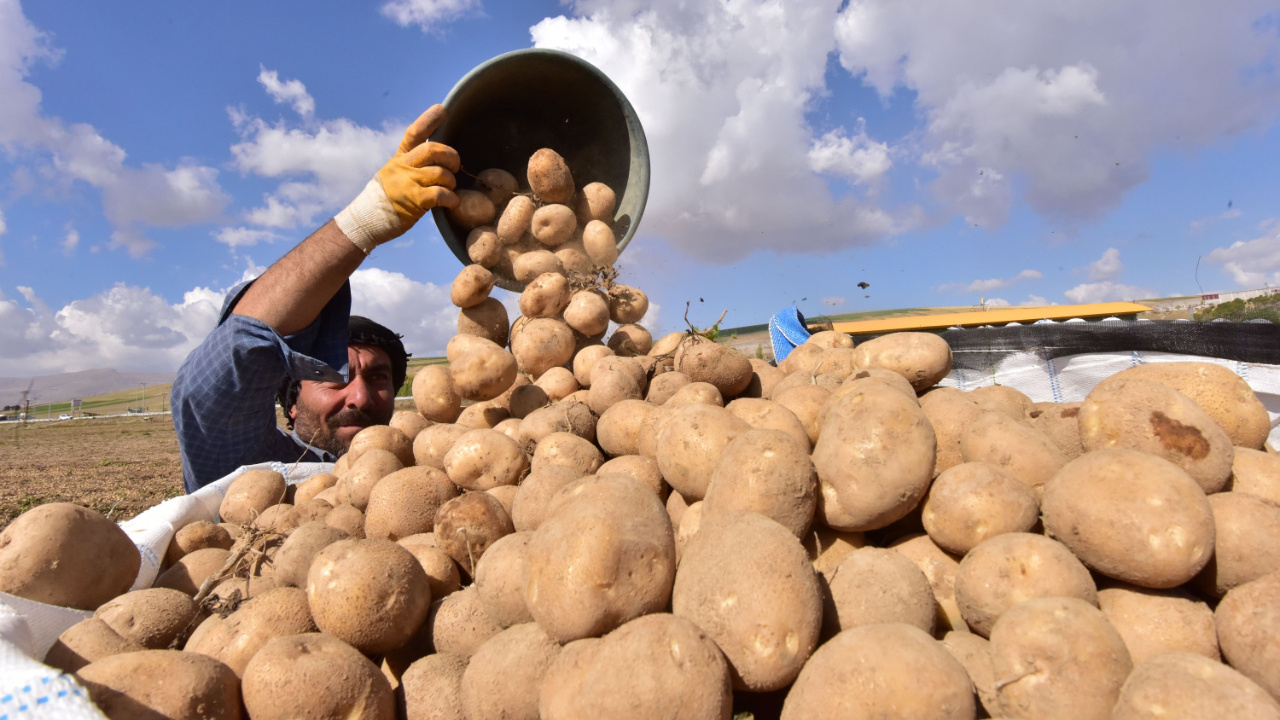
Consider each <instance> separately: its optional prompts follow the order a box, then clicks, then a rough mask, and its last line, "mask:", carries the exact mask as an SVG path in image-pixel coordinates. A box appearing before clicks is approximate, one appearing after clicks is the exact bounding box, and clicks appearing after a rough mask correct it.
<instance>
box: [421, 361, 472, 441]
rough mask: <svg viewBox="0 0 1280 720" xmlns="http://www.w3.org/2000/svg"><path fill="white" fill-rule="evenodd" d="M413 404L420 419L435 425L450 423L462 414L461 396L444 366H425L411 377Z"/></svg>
mask: <svg viewBox="0 0 1280 720" xmlns="http://www.w3.org/2000/svg"><path fill="white" fill-rule="evenodd" d="M412 388H413V390H412V392H413V404H414V407H416V408H417V409H418V412H419V413H420V414H421V415H422V417H424V418H426V419H427V420H430V421H431V422H435V423H451V422H453V421H455V420H457V419H458V413H460V412H462V396H461V395H459V394H458V390H457V388H456V387H455V386H454V384H453V374H452V373H451V372H450V371H449V368H448V367H447V366H445V365H427V366H426V367H424V368H421V369H420V370H418V372H417V373H416V374H415V375H414V376H413V385H412ZM415 439H416V438H415Z"/></svg>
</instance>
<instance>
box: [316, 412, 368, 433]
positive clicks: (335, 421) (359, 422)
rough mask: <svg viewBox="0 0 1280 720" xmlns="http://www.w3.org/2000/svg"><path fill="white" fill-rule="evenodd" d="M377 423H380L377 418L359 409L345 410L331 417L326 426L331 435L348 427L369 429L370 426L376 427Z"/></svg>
mask: <svg viewBox="0 0 1280 720" xmlns="http://www.w3.org/2000/svg"><path fill="white" fill-rule="evenodd" d="M377 423H378V421H377V419H376V418H374V417H373V416H372V415H370V414H369V413H367V412H365V411H363V410H361V409H359V408H345V409H343V410H342V411H340V412H338V413H337V414H335V415H331V416H330V417H329V419H328V421H327V422H325V426H326V427H328V428H329V432H330V433H333V432H335V431H337V429H338V428H340V427H344V426H347V425H356V426H359V427H369V426H370V425H376V424H377Z"/></svg>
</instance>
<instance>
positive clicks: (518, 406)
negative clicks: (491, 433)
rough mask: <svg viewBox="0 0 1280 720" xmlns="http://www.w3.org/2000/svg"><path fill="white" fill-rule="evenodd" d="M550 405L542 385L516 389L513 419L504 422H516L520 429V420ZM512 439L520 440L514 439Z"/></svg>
mask: <svg viewBox="0 0 1280 720" xmlns="http://www.w3.org/2000/svg"><path fill="white" fill-rule="evenodd" d="M562 369H563V368H562ZM550 404H551V397H550V396H548V395H547V391H546V390H544V389H543V388H542V387H541V386H540V385H536V384H532V385H524V386H522V387H519V388H516V389H515V391H514V392H513V393H511V409H510V411H509V412H510V413H511V417H510V418H507V419H506V420H504V421H503V422H504V423H511V422H514V423H516V426H517V427H518V426H519V421H520V419H522V418H524V417H526V416H528V415H529V414H530V413H532V412H533V411H534V410H537V409H539V408H544V407H546V406H548V405H550ZM508 427H510V426H508ZM495 429H497V428H495ZM504 434H505V433H504ZM512 439H518V438H516V437H513V438H512Z"/></svg>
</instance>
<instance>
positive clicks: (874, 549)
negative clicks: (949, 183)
mask: <svg viewBox="0 0 1280 720" xmlns="http://www.w3.org/2000/svg"><path fill="white" fill-rule="evenodd" d="M553 156H554V157H553ZM548 167H550V168H551V170H550V171H549V170H547V168H548ZM562 167H563V161H560V160H558V156H555V155H554V153H552V152H551V151H549V150H543V151H539V153H538V154H536V155H535V156H534V158H533V159H532V160H531V162H530V168H529V172H528V180H529V183H530V186H531V187H532V190H533V193H532V196H530V195H524V194H514V189H515V183H514V180H513V179H509V178H510V176H509V175H506V176H505V177H504V176H503V175H499V174H498V173H497V172H489V171H487V172H486V173H483V174H482V176H483V177H488V178H489V179H490V180H491V183H490V187H492V188H494V192H495V193H498V194H497V195H496V196H495V195H493V194H488V195H486V194H484V193H477V194H478V195H481V196H482V197H483V198H484V202H482V201H481V200H480V199H479V198H472V197H471V196H468V195H466V194H465V192H464V193H461V194H462V195H463V196H464V197H463V199H464V203H463V208H462V211H461V212H465V213H473V214H472V215H471V217H472V219H473V220H475V221H476V228H477V231H476V232H474V233H473V237H472V241H471V242H469V243H468V244H469V246H470V250H471V251H472V252H473V254H472V257H473V259H475V260H476V261H477V262H476V264H475V265H471V266H469V267H467V268H465V269H464V270H463V271H462V272H461V273H459V275H458V278H457V280H456V281H455V283H454V286H453V298H454V301H455V303H457V304H458V306H459V307H460V308H461V310H460V315H459V320H458V325H459V335H458V336H457V337H455V338H454V340H453V341H452V342H450V343H449V347H448V356H449V360H450V364H449V365H448V366H428V367H425V368H423V369H422V370H420V371H419V372H418V374H417V375H416V376H415V378H414V381H413V396H414V401H415V404H416V408H417V411H416V412H411V411H410V412H399V413H397V414H396V416H395V417H394V418H393V420H392V421H391V424H390V425H389V426H375V427H370V428H368V429H366V430H364V431H362V432H361V433H360V434H359V435H357V436H356V438H355V439H354V441H353V443H352V446H351V449H350V451H349V452H348V453H347V454H346V455H345V456H343V457H342V458H341V459H340V461H339V462H338V463H337V466H336V467H335V468H334V472H333V473H332V474H324V475H318V476H315V477H312V478H311V479H309V480H307V481H305V482H303V483H301V484H298V485H296V486H292V487H291V486H287V485H286V483H285V482H284V480H283V478H281V477H280V476H279V475H278V474H275V473H271V472H266V471H251V472H247V473H245V474H243V475H241V476H240V477H239V478H237V479H236V480H235V481H234V483H232V485H231V487H230V489H229V491H228V493H227V495H226V498H225V500H224V501H223V504H222V512H221V519H222V522H221V523H219V524H213V523H207V522H197V523H193V524H191V525H188V526H186V527H184V528H181V529H180V530H179V531H178V532H177V534H176V535H175V537H174V539H173V542H172V544H171V546H170V549H169V553H168V556H167V557H166V563H167V566H168V568H167V569H166V570H165V571H164V572H163V573H162V574H161V575H160V577H159V578H158V579H157V581H156V583H155V587H153V588H152V589H148V590H141V591H136V592H128V593H126V592H125V591H126V590H127V589H128V588H129V586H130V583H131V582H132V580H133V578H134V577H135V575H136V573H137V569H138V557H137V553H136V550H133V551H132V553H131V552H130V551H131V550H132V545H131V544H130V543H129V542H128V539H127V538H126V537H124V534H123V533H122V532H120V531H119V529H118V528H117V527H116V526H115V525H114V524H113V523H111V522H109V521H107V520H106V519H105V518H102V517H101V516H100V515H97V514H96V513H93V512H91V511H87V510H84V509H83V508H77V507H75V506H71V505H65V504H54V505H45V506H42V507H39V508H36V509H33V510H31V511H30V512H28V513H26V514H25V515H23V516H21V517H20V518H18V519H17V520H15V521H14V523H13V524H12V525H11V526H10V527H9V528H8V529H7V530H6V531H5V532H4V534H3V535H2V536H0V590H3V591H5V592H11V593H15V594H18V595H22V596H24V597H30V598H33V599H36V600H40V601H43V602H49V603H54V604H58V605H66V606H71V607H79V608H84V609H90V610H94V611H95V614H94V617H93V618H92V619H90V620H86V621H84V622H82V623H80V624H79V625H76V626H74V627H72V628H71V629H70V630H68V631H67V632H66V633H65V634H63V636H62V637H61V638H60V639H59V641H58V643H57V644H55V645H54V647H53V649H52V650H50V652H49V654H48V656H47V657H46V658H45V660H46V662H47V663H49V664H51V665H54V666H57V667H60V668H62V669H64V670H66V671H68V672H74V673H76V675H77V677H78V678H79V679H80V680H81V681H82V682H83V683H84V684H85V686H86V687H87V688H88V689H89V691H90V693H91V695H92V697H93V699H94V700H95V701H96V702H97V703H98V704H99V705H100V706H101V707H102V708H103V709H104V710H105V711H106V712H107V714H108V715H111V716H112V717H133V716H135V714H136V713H137V712H138V710H139V707H146V708H152V709H154V710H155V711H156V712H159V713H161V714H162V715H165V716H168V717H182V718H188V717H190V718H195V717H201V718H206V717H207V718H224V717H225V718H235V717H241V716H242V713H243V712H247V715H248V716H250V717H252V718H255V719H260V718H277V717H278V718H293V717H323V718H329V717H333V718H338V717H344V718H345V717H371V718H391V717H397V716H398V717H402V718H409V719H414V720H416V719H418V718H466V719H467V720H485V719H488V718H505V719H516V718H530V719H533V718H545V719H546V720H559V719H561V718H566V719H568V718H583V719H589V720H600V719H601V718H609V719H610V720H613V719H615V718H622V719H626V718H650V717H658V718H680V719H684V718H689V719H700V718H717V719H722V720H723V719H727V718H729V717H731V716H733V715H734V714H735V713H738V712H743V711H749V712H751V713H753V714H754V716H755V717H758V718H763V717H778V716H781V717H783V718H788V719H799V718H890V717H892V718H948V719H950V718H974V717H979V716H982V717H986V716H995V717H1018V718H1086V719H1087V718H1109V717H1114V718H1165V717H1208V716H1215V717H1216V716H1219V715H1221V716H1225V717H1231V718H1233V719H1234V718H1241V719H1243V718H1280V702H1278V698H1280V456H1277V455H1275V454H1273V451H1270V450H1271V449H1270V448H1266V449H1265V450H1264V447H1265V440H1266V437H1267V434H1268V432H1269V430H1270V428H1269V424H1268V422H1269V421H1268V415H1267V412H1266V410H1265V409H1264V408H1263V406H1262V405H1261V403H1260V402H1259V401H1258V400H1257V398H1256V397H1255V396H1254V394H1253V393H1252V392H1251V391H1250V389H1249V387H1248V386H1247V384H1246V383H1245V382H1244V381H1243V380H1241V379H1240V378H1239V377H1238V376H1236V375H1234V374H1233V373H1231V372H1230V371H1229V370H1225V369H1223V368H1221V367H1219V366H1216V365H1209V364H1202V363H1168V364H1158V365H1144V366H1139V367H1135V368H1133V369H1131V370H1127V371H1124V372H1122V373H1119V374H1117V375H1115V376H1113V377H1111V378H1109V379H1108V380H1106V381H1104V382H1103V383H1101V384H1100V385H1098V387H1097V388H1096V389H1095V390H1094V391H1093V392H1092V393H1090V395H1089V396H1088V398H1087V399H1086V400H1085V401H1084V402H1082V403H1068V404H1053V403H1036V402H1032V401H1031V400H1030V399H1029V398H1027V397H1026V396H1025V395H1023V394H1022V393H1020V392H1018V391H1016V390H1013V389H1011V388H1008V387H1001V386H993V387H987V388H982V389H978V390H974V391H972V392H961V391H959V390H955V389H950V388H941V387H935V384H936V383H937V382H938V381H939V380H941V379H942V378H943V377H945V376H946V374H947V373H948V372H949V370H950V369H951V353H950V349H949V348H948V347H947V345H946V343H945V342H944V341H943V340H942V339H941V338H939V337H938V336H935V335H930V334H921V333H899V334H894V335H887V336H884V337H880V338H877V339H874V340H870V341H867V342H865V343H863V344H861V345H858V346H857V347H854V345H853V343H852V342H851V340H850V338H849V337H848V336H844V335H840V334H838V333H834V332H820V333H817V334H815V335H814V336H813V337H811V338H810V340H809V341H808V342H807V343H805V344H804V345H802V346H800V347H799V348H797V349H796V350H795V351H793V352H792V353H791V354H790V356H788V357H787V358H786V359H785V360H784V361H783V362H781V363H780V364H778V366H776V367H775V366H773V365H771V364H769V363H766V362H763V361H760V360H754V359H748V358H746V357H744V356H742V355H740V354H738V353H736V352H734V351H732V350H730V349H728V348H727V347H725V346H722V345H719V344H717V343H714V342H711V341H709V340H707V339H706V338H704V337H702V336H700V335H698V334H697V333H696V332H694V331H693V330H692V329H691V330H690V332H685V333H678V332H677V333H671V334H669V335H667V336H666V337H663V338H661V339H659V340H658V341H657V342H653V340H652V338H651V336H650V334H649V332H648V331H647V330H645V329H644V328H643V327H641V326H640V325H639V324H638V322H639V320H640V319H641V318H642V317H643V316H644V314H645V311H646V308H647V305H648V301H647V298H646V296H645V294H644V293H643V292H642V291H640V290H638V289H636V288H631V287H626V286H622V285H618V284H615V283H613V282H612V273H611V272H609V271H608V269H609V266H610V265H611V263H612V262H613V261H614V259H616V256H610V255H608V254H607V253H606V254H604V255H599V254H597V253H596V252H595V251H593V250H592V249H591V248H592V247H593V246H594V243H593V241H588V240H587V239H586V238H585V235H586V234H587V232H589V231H590V230H591V228H592V225H593V223H597V222H600V223H603V222H604V221H603V220H601V218H608V217H610V215H611V213H612V200H611V198H612V193H611V192H606V191H608V188H603V186H600V188H597V189H596V190H594V191H593V190H591V188H592V185H587V186H586V187H585V188H583V190H582V192H580V193H577V194H576V195H575V193H574V190H573V182H572V178H571V177H567V176H568V173H567V170H564V171H563V172H561V170H557V169H556V168H561V169H562ZM547 177H553V178H558V180H556V182H557V183H559V184H558V185H556V188H558V189H548V188H550V187H551V186H549V185H548V186H545V187H544V186H543V185H541V184H540V183H543V182H544V181H545V179H546V178H547ZM494 178H496V179H494ZM566 178H567V192H564V190H565V187H566ZM501 188H507V189H506V190H501V192H498V190H499V189H501ZM601 188H603V189H601ZM575 198H576V202H573V205H569V204H563V205H556V204H554V203H551V201H553V200H555V201H558V202H563V203H569V202H571V201H574V200H575ZM606 200H607V201H606ZM526 201H527V202H526ZM485 202H487V203H488V205H486V204H485ZM539 203H551V204H541V205H539ZM474 207H479V210H474V212H473V210H472V209H469V208H474ZM569 207H573V208H574V210H573V211H571V214H570V215H566V214H565V212H566V211H565V210H561V209H558V208H566V209H567V208H569ZM513 208H514V209H513ZM548 208H550V209H551V210H552V212H550V213H544V215H548V214H549V215H551V216H552V218H551V220H548V221H547V222H548V225H547V226H543V225H540V224H539V223H540V222H541V221H540V220H539V218H540V216H539V213H543V211H545V210H547V209H548ZM499 213H500V216H501V218H500V219H499V221H498V225H497V230H496V231H494V230H492V229H489V228H487V227H485V226H484V225H483V223H484V222H490V221H492V219H493V218H494V217H497V216H498V215H499ZM517 215H519V216H520V217H526V220H519V218H517V217H515V216H517ZM485 218H487V220H486V219H485ZM528 218H531V220H529V219H528ZM552 221H554V222H558V223H561V226H560V227H561V229H560V230H558V231H557V232H561V233H562V232H563V226H571V225H573V224H574V223H575V222H576V223H577V224H578V225H585V228H584V229H583V231H581V232H579V231H577V230H574V231H571V232H570V233H569V239H567V240H564V241H562V242H555V243H552V242H547V241H546V240H544V239H543V237H544V236H543V235H539V233H541V232H544V231H543V230H540V229H539V228H544V227H549V226H550V224H554V223H553V222H552ZM512 223H514V225H513V224H512ZM504 224H505V225H504ZM504 227H505V228H506V230H504ZM512 227H515V228H517V229H519V233H518V235H511V234H504V233H507V232H508V231H510V233H515V232H516V231H515V230H511V228H512ZM606 229H607V228H606ZM548 232H549V231H548ZM489 235H496V237H489ZM530 235H532V236H533V240H530V237H529V236H530ZM508 237H516V242H508V241H507V238H508ZM557 237H558V236H557ZM495 240H496V243H495V242H494V241H495ZM533 243H540V244H542V245H545V246H547V248H548V249H530V248H533V247H534V245H533ZM579 245H582V246H583V247H585V248H586V250H585V251H584V250H582V249H581V248H579ZM553 247H554V248H556V250H555V251H554V252H553V251H552V250H551V249H550V248H553ZM481 248H483V249H481ZM491 251H492V252H491ZM583 252H585V254H586V256H587V257H588V258H589V263H590V265H582V264H578V265H575V264H574V263H581V259H580V258H577V257H576V254H578V253H583ZM562 253H563V257H561V254H562ZM531 257H533V258H534V259H529V258H531ZM549 257H550V258H556V260H555V262H552V261H551V260H550V259H548V258H549ZM504 258H505V259H504ZM565 258H569V259H565ZM490 260H491V261H492V262H489V261H490ZM507 265H510V266H511V268H512V269H513V272H514V273H515V277H516V278H519V279H520V283H521V284H522V285H524V291H523V293H522V294H521V297H520V309H521V313H522V315H521V316H520V317H519V318H517V319H516V320H515V321H514V322H509V319H508V317H507V314H506V311H505V309H504V307H503V305H502V304H501V303H499V302H498V301H497V300H496V299H493V298H490V297H489V292H490V290H491V288H492V286H493V272H494V271H493V270H492V269H491V268H497V269H498V270H499V271H502V270H503V269H504V268H505V267H506V266H507ZM530 267H532V268H533V269H529V268H530ZM578 267H585V268H586V271H585V272H584V271H580V270H578V269H575V268H578ZM535 270H536V272H535ZM611 323H612V324H613V326H616V327H615V329H614V331H613V332H612V334H609V333H608V328H609V327H611ZM606 335H609V337H608V342H607V343H606V342H605V336H606ZM122 593H123V594H122ZM177 648H181V650H178V649H177ZM161 679H163V682H161V681H160V680H161Z"/></svg>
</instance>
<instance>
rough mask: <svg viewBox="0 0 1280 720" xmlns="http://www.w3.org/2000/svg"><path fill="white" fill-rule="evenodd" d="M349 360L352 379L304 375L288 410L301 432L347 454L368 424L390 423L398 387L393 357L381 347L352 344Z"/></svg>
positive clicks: (316, 442) (325, 447)
mask: <svg viewBox="0 0 1280 720" xmlns="http://www.w3.org/2000/svg"><path fill="white" fill-rule="evenodd" d="M347 362H348V363H349V364H350V366H351V372H350V375H349V377H350V378H351V382H349V383H345V384H343V383H326V382H311V381H308V380H303V381H302V384H301V387H300V388H299V389H298V401H297V403H295V404H294V406H293V408H292V409H291V410H290V411H289V415H290V416H291V417H292V418H293V423H294V425H293V426H294V430H296V431H297V433H298V437H300V438H302V440H303V441H304V442H306V441H310V443H311V444H312V446H314V447H317V448H320V449H321V450H327V451H329V452H331V453H333V454H334V455H341V454H343V453H345V452H346V451H347V448H348V447H350V445H351V438H352V437H354V436H355V434H356V433H358V432H360V430H362V429H363V428H366V427H368V426H370V425H385V424H386V423H388V422H390V420H391V415H392V414H393V413H394V412H395V402H396V390H398V389H399V388H397V387H395V386H394V385H393V380H392V378H391V358H390V356H388V355H387V353H386V351H385V350H383V349H382V348H376V347H371V346H367V345H352V346H350V347H348V348H347Z"/></svg>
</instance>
